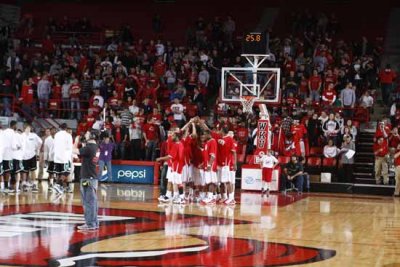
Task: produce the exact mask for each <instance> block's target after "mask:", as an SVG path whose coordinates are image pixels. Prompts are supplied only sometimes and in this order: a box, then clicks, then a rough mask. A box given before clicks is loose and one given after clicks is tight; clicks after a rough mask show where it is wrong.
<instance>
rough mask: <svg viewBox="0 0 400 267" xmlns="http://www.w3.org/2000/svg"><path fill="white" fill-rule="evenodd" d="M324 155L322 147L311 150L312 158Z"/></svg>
mask: <svg viewBox="0 0 400 267" xmlns="http://www.w3.org/2000/svg"><path fill="white" fill-rule="evenodd" d="M322 154H323V148H322V147H318V146H315V147H312V148H310V156H321V155H322Z"/></svg>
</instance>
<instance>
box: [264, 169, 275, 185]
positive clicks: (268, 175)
mask: <svg viewBox="0 0 400 267" xmlns="http://www.w3.org/2000/svg"><path fill="white" fill-rule="evenodd" d="M273 170H274V169H272V168H262V179H263V181H264V182H267V183H270V182H271V181H272V171H273Z"/></svg>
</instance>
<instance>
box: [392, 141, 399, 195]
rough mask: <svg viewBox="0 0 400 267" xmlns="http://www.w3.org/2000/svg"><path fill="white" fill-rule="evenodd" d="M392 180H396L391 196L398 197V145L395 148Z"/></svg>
mask: <svg viewBox="0 0 400 267" xmlns="http://www.w3.org/2000/svg"><path fill="white" fill-rule="evenodd" d="M394 166H395V171H394V178H395V180H396V187H395V189H394V194H393V196H395V197H399V196H400V144H399V145H397V147H396V152H395V154H394Z"/></svg>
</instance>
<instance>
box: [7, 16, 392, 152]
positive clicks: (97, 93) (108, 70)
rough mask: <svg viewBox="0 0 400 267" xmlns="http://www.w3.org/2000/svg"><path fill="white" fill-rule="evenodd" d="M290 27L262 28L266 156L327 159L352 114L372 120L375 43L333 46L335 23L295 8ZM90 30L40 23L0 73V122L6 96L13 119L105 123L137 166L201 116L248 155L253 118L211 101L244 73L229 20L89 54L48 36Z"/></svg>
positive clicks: (125, 33) (353, 130) (130, 39)
mask: <svg viewBox="0 0 400 267" xmlns="http://www.w3.org/2000/svg"><path fill="white" fill-rule="evenodd" d="M23 23H24V25H30V24H33V22H32V21H31V20H28V21H24V22H23ZM292 26H293V27H292V29H293V34H292V35H287V36H285V37H281V36H280V35H278V34H276V33H275V32H273V31H272V32H270V37H271V38H270V45H269V47H270V49H271V53H272V55H273V56H272V60H270V61H268V62H266V63H265V65H266V66H270V67H279V68H281V73H282V76H281V90H282V100H281V104H280V105H279V106H275V107H271V108H270V116H271V122H272V131H273V149H274V150H275V151H276V152H277V153H279V154H280V155H287V156H292V155H297V156H308V155H309V153H310V148H312V147H319V148H321V149H322V148H323V147H324V146H325V145H327V147H325V148H326V149H324V153H322V152H321V156H322V155H325V156H329V157H331V156H333V157H337V156H339V153H337V152H335V151H336V150H337V149H335V147H336V148H340V147H342V146H343V145H345V144H346V140H348V137H350V138H351V140H350V141H351V142H354V141H355V140H356V135H357V127H358V125H359V122H357V121H355V120H354V119H356V118H355V116H357V117H358V115H359V114H358V113H357V110H358V109H357V107H362V108H365V109H366V110H367V113H368V112H372V106H373V103H374V97H373V96H374V89H376V88H377V86H378V84H379V82H382V81H380V79H379V78H380V76H378V66H379V64H380V55H381V53H382V43H381V42H380V40H379V39H377V40H375V41H374V42H371V41H369V40H367V39H366V38H365V37H363V38H361V39H360V40H359V41H354V40H352V41H346V40H342V39H339V38H337V35H336V34H337V32H338V31H339V30H340V26H339V23H338V21H337V20H336V17H335V16H334V15H331V16H329V17H328V16H325V15H323V14H319V15H317V16H314V15H312V14H311V13H310V12H309V11H306V12H304V13H302V12H300V13H298V14H294V16H293V20H292ZM91 27H92V26H91V23H90V21H88V20H87V19H85V18H83V19H81V20H78V21H76V23H70V20H69V19H68V18H67V17H65V18H64V19H63V20H62V21H56V20H55V19H49V21H48V23H47V25H46V36H45V37H44V39H43V41H42V42H41V51H40V52H35V53H33V54H31V53H29V52H27V51H28V50H26V49H21V50H19V51H13V50H10V51H9V53H8V56H7V57H6V58H5V64H4V67H3V68H2V71H1V73H0V78H1V81H2V85H1V92H0V93H1V94H3V97H2V99H3V102H2V103H3V114H2V115H6V116H10V115H12V114H11V102H12V99H11V98H9V97H7V96H6V95H14V96H16V99H17V104H18V106H19V107H20V108H19V109H18V110H19V115H20V116H21V117H25V118H26V119H28V120H32V119H34V117H35V116H45V117H46V116H50V117H53V118H63V119H77V121H78V127H77V134H78V135H79V134H81V133H83V132H85V131H86V130H88V129H91V128H95V129H100V128H102V127H104V128H105V129H106V130H107V131H108V133H109V134H110V136H112V139H113V142H115V144H116V149H115V151H116V152H115V153H116V154H115V155H114V156H115V158H123V159H147V160H154V158H155V157H156V151H158V150H159V148H160V147H159V145H160V143H161V141H162V140H163V139H164V138H165V134H166V131H167V130H168V129H169V128H170V127H171V125H172V124H176V125H178V126H181V125H183V124H184V123H185V121H187V120H188V119H190V118H191V117H194V116H200V117H201V118H202V119H204V120H205V121H206V122H207V123H208V124H209V125H210V126H211V127H213V128H218V127H221V125H226V124H228V125H229V127H230V128H231V129H235V130H236V133H237V138H238V139H239V141H240V143H241V144H242V145H247V153H251V151H252V146H253V143H254V138H255V129H256V126H257V120H256V115H255V114H256V113H255V114H254V115H251V114H250V115H248V114H243V111H242V109H241V108H240V106H227V105H223V104H222V105H221V103H220V101H219V99H218V97H217V95H218V91H219V87H220V75H221V68H222V67H223V66H245V62H244V61H243V60H242V59H241V58H240V50H241V49H240V44H239V43H237V42H236V41H235V39H236V38H235V21H234V20H233V18H231V17H229V16H228V17H224V18H222V17H216V18H214V19H213V20H209V21H208V20H207V19H204V18H198V19H197V20H196V22H195V23H194V24H193V25H191V26H190V27H189V30H188V33H187V45H186V46H176V45H174V44H172V43H171V42H169V41H164V40H161V39H159V40H143V39H140V38H136V37H135V36H133V35H132V33H131V32H130V28H129V27H124V28H123V30H121V31H119V33H120V35H118V36H115V37H113V38H110V39H107V42H106V43H105V44H103V45H102V46H101V47H100V48H99V49H94V48H93V49H89V48H88V47H87V46H84V45H80V44H79V38H75V40H74V44H75V45H73V46H68V47H63V46H61V45H60V44H59V43H56V42H55V41H53V39H52V34H53V33H54V32H56V31H59V30H63V31H70V30H71V31H80V32H82V31H89V30H90V29H91ZM215 97H217V100H216V102H214V100H213V99H215ZM388 103H389V100H388ZM104 110H105V112H104ZM364 114H365V113H364ZM103 119H104V120H105V123H104V124H103ZM299 125H302V126H303V127H299ZM332 147H333V148H332ZM325 150H326V151H325ZM325 152H326V153H325Z"/></svg>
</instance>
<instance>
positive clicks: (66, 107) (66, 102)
mask: <svg viewBox="0 0 400 267" xmlns="http://www.w3.org/2000/svg"><path fill="white" fill-rule="evenodd" d="M70 88H71V86H70V84H69V83H68V81H67V80H65V81H64V83H63V85H62V86H61V106H62V118H64V119H65V118H67V117H68V113H69V112H70V109H71V99H70Z"/></svg>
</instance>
